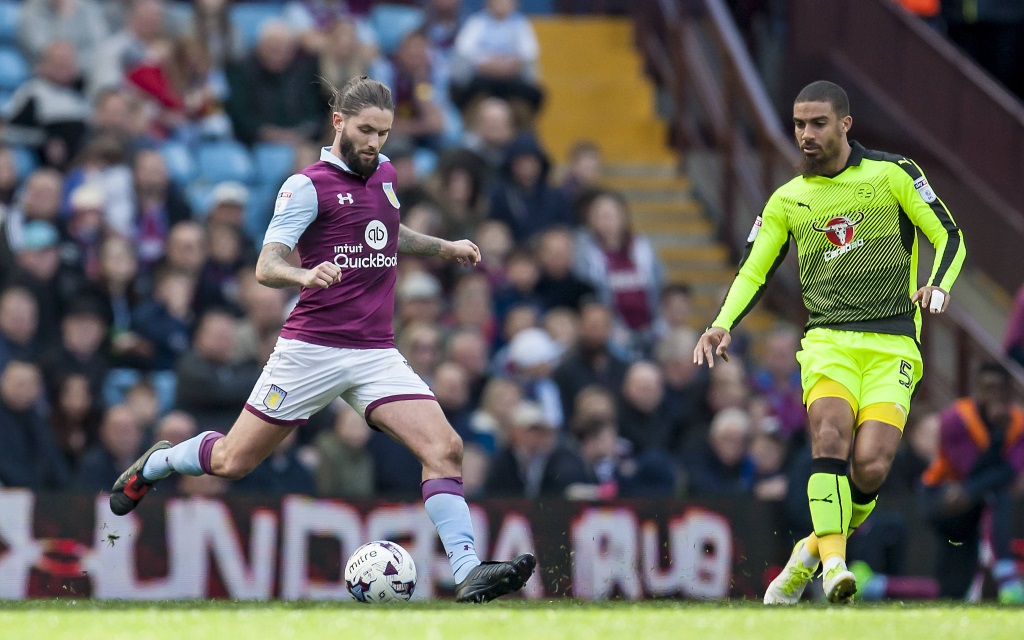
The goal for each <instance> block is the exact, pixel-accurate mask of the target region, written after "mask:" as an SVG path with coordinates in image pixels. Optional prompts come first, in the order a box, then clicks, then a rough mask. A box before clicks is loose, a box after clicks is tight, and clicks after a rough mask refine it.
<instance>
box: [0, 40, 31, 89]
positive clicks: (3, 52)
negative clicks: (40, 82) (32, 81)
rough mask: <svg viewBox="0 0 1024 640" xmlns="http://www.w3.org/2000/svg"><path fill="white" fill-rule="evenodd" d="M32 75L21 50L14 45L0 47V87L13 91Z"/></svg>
mask: <svg viewBox="0 0 1024 640" xmlns="http://www.w3.org/2000/svg"><path fill="white" fill-rule="evenodd" d="M31 75H32V71H31V69H29V68H28V63H27V62H25V57H24V56H22V55H21V52H20V51H18V50H17V49H15V48H14V47H0V89H8V90H11V91H13V90H14V89H17V88H18V87H19V86H21V83H23V82H25V81H26V80H28V79H29V77H30V76H31Z"/></svg>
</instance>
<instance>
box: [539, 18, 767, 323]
mask: <svg viewBox="0 0 1024 640" xmlns="http://www.w3.org/2000/svg"><path fill="white" fill-rule="evenodd" d="M533 26H534V29H535V30H536V32H537V38H538V40H539V41H540V50H541V57H540V71H541V75H542V79H543V82H544V86H545V90H546V91H547V97H546V103H545V107H544V110H543V113H542V115H541V117H540V119H539V122H538V123H537V127H538V130H539V133H540V136H541V139H542V141H543V143H544V145H545V147H546V148H547V150H548V152H549V153H550V154H551V156H552V158H553V159H554V160H555V162H556V163H564V162H565V160H566V158H567V156H568V153H569V149H570V148H571V147H572V145H573V144H574V143H575V142H577V141H579V140H591V141H593V142H594V143H596V144H597V145H598V146H599V147H600V148H601V151H602V155H603V157H604V160H605V174H604V179H603V184H604V185H605V186H607V187H609V188H613V189H616V190H618V191H621V192H622V193H623V194H624V195H625V197H626V199H627V200H628V201H629V203H630V208H631V210H632V214H633V226H634V230H635V231H637V232H638V233H643V234H646V235H647V236H649V237H650V238H651V240H652V241H653V242H654V244H655V246H656V247H657V250H658V254H659V256H660V257H661V260H662V263H663V264H664V265H665V272H666V280H667V281H668V282H673V283H675V282H680V283H686V284H689V285H690V286H691V287H692V289H693V294H694V295H693V320H694V322H695V323H697V324H698V325H700V324H702V323H703V324H706V323H708V322H710V319H711V317H712V315H713V314H714V312H715V310H716V309H717V308H718V304H719V302H720V299H721V296H722V294H723V292H724V287H725V286H726V285H728V283H729V282H730V281H731V280H732V277H733V275H734V272H735V269H734V267H733V265H732V263H731V261H730V259H729V250H728V249H727V248H726V247H725V245H723V244H721V243H720V242H719V241H718V240H717V238H716V236H715V227H714V225H713V223H712V222H711V221H710V220H709V217H708V215H707V212H706V211H705V208H704V206H703V205H702V204H701V202H700V201H698V200H697V199H696V198H695V197H694V193H693V189H692V185H691V183H690V180H689V178H688V177H687V176H686V175H682V174H681V173H680V170H679V166H680V163H679V160H678V157H677V154H676V152H675V151H674V150H672V148H671V147H670V146H669V144H668V131H667V126H666V124H665V123H664V122H663V121H662V120H661V119H660V118H659V117H658V116H657V114H656V105H655V95H656V92H655V87H654V85H653V84H652V83H651V82H650V80H649V79H648V78H647V77H646V76H645V75H644V74H643V70H642V65H643V61H642V59H641V57H640V55H639V54H638V52H637V51H636V48H635V46H634V42H635V40H634V34H633V28H634V25H633V22H632V21H631V20H629V19H627V18H609V17H590V18H586V19H581V18H580V17H557V16H552V17H536V18H534V20H533ZM774 322H775V318H774V317H773V316H772V315H771V314H769V313H767V312H765V311H763V310H761V309H755V311H754V312H753V313H752V314H751V315H750V316H748V317H747V318H746V319H745V320H744V326H745V327H746V328H747V330H748V331H751V332H753V331H758V330H762V329H764V328H766V327H768V326H770V325H771V324H772V323H774ZM694 328H702V327H701V326H695V327H694Z"/></svg>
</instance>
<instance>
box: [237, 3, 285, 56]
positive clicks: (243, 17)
mask: <svg viewBox="0 0 1024 640" xmlns="http://www.w3.org/2000/svg"><path fill="white" fill-rule="evenodd" d="M228 11H229V15H230V17H231V24H232V25H233V26H234V27H235V29H237V30H238V33H239V35H240V36H241V38H242V44H243V45H245V48H246V49H251V48H252V46H253V45H254V44H256V40H257V38H259V35H260V29H261V28H263V23H264V22H266V21H267V20H271V19H273V18H280V17H281V12H282V6H281V5H280V4H276V3H273V2H260V3H256V2H239V3H237V4H232V5H231V6H229V7H228Z"/></svg>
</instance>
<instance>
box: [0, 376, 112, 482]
mask: <svg viewBox="0 0 1024 640" xmlns="http://www.w3.org/2000/svg"><path fill="white" fill-rule="evenodd" d="M42 400H43V379H42V375H41V374H40V373H39V367H38V366H36V365H35V364H34V363H32V362H29V361H27V360H11V361H9V362H7V363H5V365H4V367H3V368H2V369H0V425H3V428H0V486H5V487H25V488H28V489H34V490H45V489H51V490H54V489H56V490H60V489H63V488H65V486H66V485H67V482H68V480H69V478H70V471H69V469H68V466H67V463H66V461H65V460H64V456H63V455H62V454H61V451H60V448H59V447H58V446H57V441H56V439H54V437H53V434H52V433H51V432H50V427H49V425H47V424H46V420H45V418H44V417H43V413H42V410H41V407H42V405H43V403H42ZM108 488H109V487H108Z"/></svg>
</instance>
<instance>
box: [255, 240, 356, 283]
mask: <svg viewBox="0 0 1024 640" xmlns="http://www.w3.org/2000/svg"><path fill="white" fill-rule="evenodd" d="M291 252H292V250H291V249H289V248H288V245H286V244H281V243H280V242H268V243H267V244H265V245H263V249H262V250H261V251H260V257H259V260H257V261H256V280H257V281H258V282H259V283H260V284H262V285H264V286H266V287H271V288H272V289H283V288H285V287H295V286H299V287H319V288H321V289H326V288H327V287H329V286H331V285H332V284H334V283H335V282H339V281H340V280H341V268H339V267H338V265H336V264H334V263H333V262H321V263H320V264H318V265H317V266H316V267H314V268H313V269H303V268H301V267H293V266H292V265H290V264H288V261H287V260H285V258H287V257H288V254H289V253H291Z"/></svg>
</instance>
